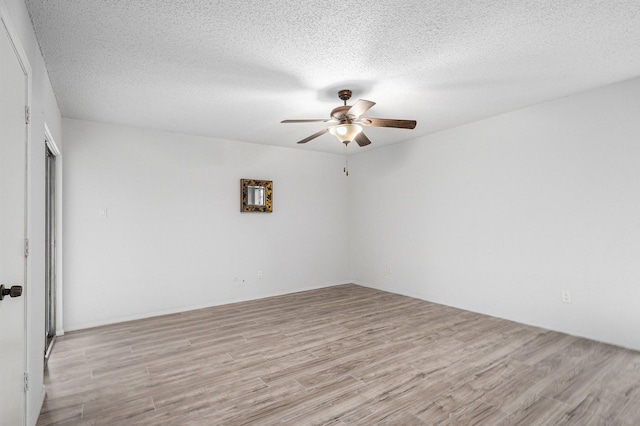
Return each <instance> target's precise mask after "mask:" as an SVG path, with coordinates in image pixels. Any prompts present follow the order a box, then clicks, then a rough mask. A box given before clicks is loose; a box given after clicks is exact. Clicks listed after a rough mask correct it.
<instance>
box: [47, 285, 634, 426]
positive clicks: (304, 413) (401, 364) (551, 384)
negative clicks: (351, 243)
mask: <svg viewBox="0 0 640 426" xmlns="http://www.w3.org/2000/svg"><path fill="white" fill-rule="evenodd" d="M45 381H46V383H45V384H46V389H47V397H46V400H45V403H44V407H43V410H42V413H41V416H40V419H39V421H38V426H45V425H272V424H291V425H312V424H317V425H407V426H409V425H436V424H442V425H514V424H524V425H547V424H567V425H638V424H640V353H639V352H634V351H631V350H626V349H622V348H618V347H614V346H611V345H606V344H603V343H598V342H593V341H590V340H586V339H581V338H577V337H572V336H568V335H565V334H561V333H556V332H552V331H547V330H543V329H540V328H535V327H530V326H525V325H522V324H517V323H514V322H510V321H506V320H501V319H497V318H493V317H488V316H484V315H479V314H475V313H472V312H467V311H462V310H458V309H454V308H450V307H446V306H442V305H437V304H433V303H429V302H425V301H421V300H417V299H412V298H409V297H404V296H399V295H395V294H390V293H385V292H381V291H377V290H372V289H368V288H364V287H359V286H356V285H343V286H337V287H331V288H325V289H321V290H314V291H308V292H302V293H296V294H291V295H286V296H281V297H274V298H269V299H262V300H256V301H251V302H244V303H237V304H232V305H225V306H219V307H214V308H209V309H202V310H197V311H191V312H185V313H180V314H174V315H167V316H162V317H155V318H150V319H144V320H139V321H132V322H127V323H120V324H116V325H110V326H105V327H98V328H94V329H88V330H81V331H76V332H71V333H67V334H66V335H65V336H63V337H61V338H60V339H58V342H57V344H56V346H55V348H54V350H53V353H52V354H51V357H50V360H49V363H48V366H47V371H46V377H45Z"/></svg>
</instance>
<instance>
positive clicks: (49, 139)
mask: <svg viewBox="0 0 640 426" xmlns="http://www.w3.org/2000/svg"><path fill="white" fill-rule="evenodd" d="M44 137H45V141H46V144H47V147H49V150H50V151H51V152H52V153H53V155H55V157H56V188H55V190H56V205H55V209H56V336H62V335H63V334H64V327H63V324H64V322H63V310H62V307H63V299H62V294H63V291H64V289H63V288H62V152H61V151H60V148H59V147H58V144H57V143H56V141H55V139H54V138H53V135H52V134H51V130H49V126H47V123H44Z"/></svg>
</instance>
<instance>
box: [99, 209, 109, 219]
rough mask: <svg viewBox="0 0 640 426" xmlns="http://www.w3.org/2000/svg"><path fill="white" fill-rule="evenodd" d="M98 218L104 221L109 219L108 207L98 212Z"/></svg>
mask: <svg viewBox="0 0 640 426" xmlns="http://www.w3.org/2000/svg"><path fill="white" fill-rule="evenodd" d="M98 217H100V218H102V219H106V218H107V208H106V207H103V208H101V209H99V210H98Z"/></svg>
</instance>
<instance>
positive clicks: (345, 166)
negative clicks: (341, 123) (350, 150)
mask: <svg viewBox="0 0 640 426" xmlns="http://www.w3.org/2000/svg"><path fill="white" fill-rule="evenodd" d="M348 146H349V141H346V142H345V143H344V169H343V171H344V174H345V175H347V176H349V156H348V155H347V147H348Z"/></svg>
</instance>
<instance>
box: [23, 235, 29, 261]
mask: <svg viewBox="0 0 640 426" xmlns="http://www.w3.org/2000/svg"><path fill="white" fill-rule="evenodd" d="M28 256H29V239H28V238H25V240H24V257H28Z"/></svg>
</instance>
